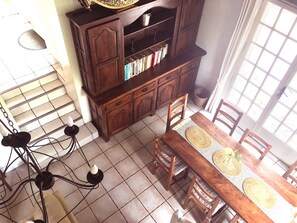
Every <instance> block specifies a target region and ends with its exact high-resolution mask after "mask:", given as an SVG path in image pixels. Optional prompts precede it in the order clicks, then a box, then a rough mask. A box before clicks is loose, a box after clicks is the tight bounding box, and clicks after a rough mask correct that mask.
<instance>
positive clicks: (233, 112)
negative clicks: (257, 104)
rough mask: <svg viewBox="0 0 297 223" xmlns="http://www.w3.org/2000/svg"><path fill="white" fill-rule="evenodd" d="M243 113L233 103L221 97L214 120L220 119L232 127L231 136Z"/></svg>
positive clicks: (228, 126)
mask: <svg viewBox="0 0 297 223" xmlns="http://www.w3.org/2000/svg"><path fill="white" fill-rule="evenodd" d="M242 115H243V113H242V112H241V111H239V110H238V109H237V108H235V107H234V106H233V105H230V104H228V103H227V102H225V101H224V100H223V99H221V101H220V104H219V106H218V108H217V110H216V113H215V115H214V117H213V119H212V122H215V121H218V122H221V123H222V124H224V126H226V127H227V128H228V129H230V133H229V135H230V136H231V135H232V134H233V132H234V131H235V129H236V127H237V125H238V123H239V121H240V119H241V117H242Z"/></svg>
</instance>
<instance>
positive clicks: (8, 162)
mask: <svg viewBox="0 0 297 223" xmlns="http://www.w3.org/2000/svg"><path fill="white" fill-rule="evenodd" d="M12 151H13V148H11V147H10V153H9V157H8V160H7V163H6V165H5V169H4V171H3V172H4V174H5V173H6V171H7V170H8V168H9V167H10V166H11V165H12V164H13V163H14V162H15V161H16V160H17V159H18V158H19V157H16V158H15V159H14V160H13V161H12V162H10V160H11V157H12Z"/></svg>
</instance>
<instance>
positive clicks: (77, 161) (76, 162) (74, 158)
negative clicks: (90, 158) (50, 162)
mask: <svg viewBox="0 0 297 223" xmlns="http://www.w3.org/2000/svg"><path fill="white" fill-rule="evenodd" d="M64 162H65V163H66V164H67V165H68V166H69V167H70V168H71V169H73V170H74V169H76V168H78V167H80V166H81V165H83V164H84V163H85V160H84V159H83V158H82V156H81V155H80V154H79V153H78V151H75V152H73V153H72V154H71V156H70V157H68V158H67V159H65V161H64Z"/></svg>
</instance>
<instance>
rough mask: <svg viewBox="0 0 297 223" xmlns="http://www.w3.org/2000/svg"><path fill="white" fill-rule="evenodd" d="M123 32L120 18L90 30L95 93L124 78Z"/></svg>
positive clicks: (114, 84)
mask: <svg viewBox="0 0 297 223" xmlns="http://www.w3.org/2000/svg"><path fill="white" fill-rule="evenodd" d="M122 33H123V31H122V27H121V25H120V20H114V21H112V22H108V23H105V24H103V25H99V26H96V27H93V28H91V29H89V30H88V38H89V44H90V48H89V49H90V57H91V61H92V72H93V77H94V83H93V84H94V85H93V92H92V93H94V94H98V93H102V92H103V91H106V90H107V89H110V88H112V87H114V86H116V85H118V84H120V83H121V82H122V81H123V80H124V74H123V65H124V61H123V60H124V59H123V35H122Z"/></svg>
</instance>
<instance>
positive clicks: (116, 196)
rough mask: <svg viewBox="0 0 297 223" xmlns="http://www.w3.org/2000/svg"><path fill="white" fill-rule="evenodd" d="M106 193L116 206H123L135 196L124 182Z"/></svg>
mask: <svg viewBox="0 0 297 223" xmlns="http://www.w3.org/2000/svg"><path fill="white" fill-rule="evenodd" d="M108 194H109V195H110V197H111V198H112V200H113V201H114V203H115V204H116V205H117V207H118V208H121V207H123V206H124V205H125V204H127V203H128V202H129V201H131V200H132V199H134V198H135V194H134V193H133V192H132V190H131V189H130V188H129V186H128V185H127V184H126V183H125V182H122V183H121V184H120V185H118V186H117V187H115V188H114V189H112V190H111V191H109V193H108Z"/></svg>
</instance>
